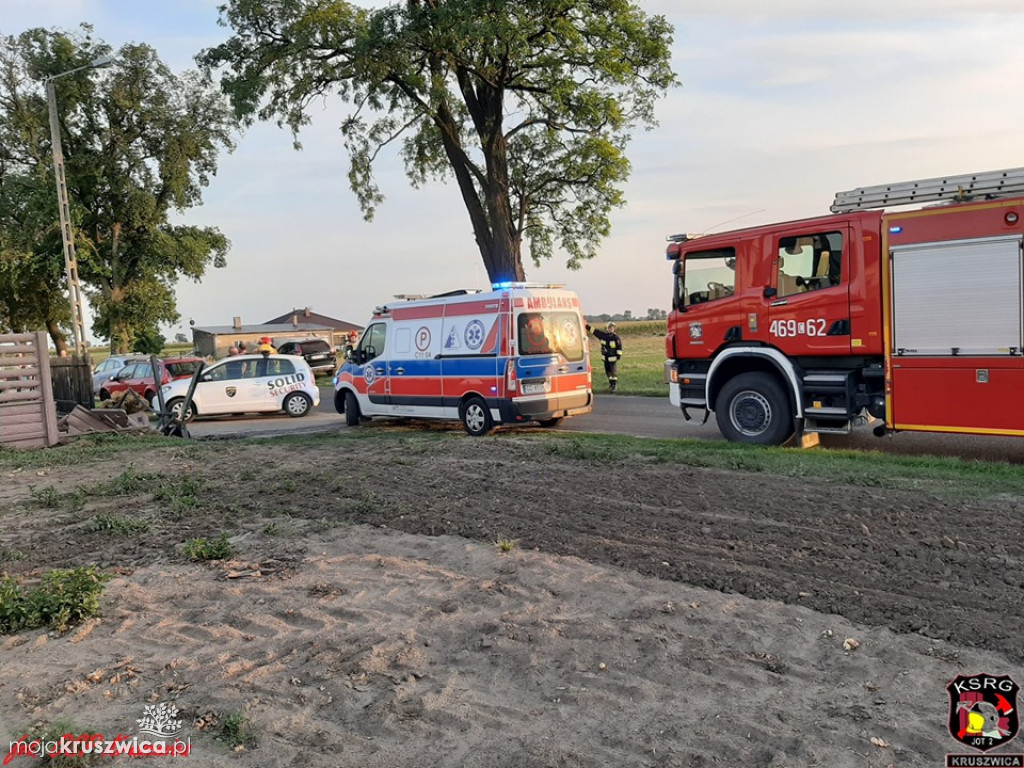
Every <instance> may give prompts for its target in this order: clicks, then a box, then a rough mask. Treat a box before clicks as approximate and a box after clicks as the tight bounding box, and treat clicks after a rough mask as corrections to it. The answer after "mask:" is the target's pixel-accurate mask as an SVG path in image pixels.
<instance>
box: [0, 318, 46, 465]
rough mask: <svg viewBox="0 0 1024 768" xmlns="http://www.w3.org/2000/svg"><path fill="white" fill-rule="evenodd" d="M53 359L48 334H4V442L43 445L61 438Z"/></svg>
mask: <svg viewBox="0 0 1024 768" xmlns="http://www.w3.org/2000/svg"><path fill="white" fill-rule="evenodd" d="M49 362H50V353H49V350H48V349H47V345H46V334H45V333H42V332H39V333H12V334H6V335H0V444H2V445H8V446H12V447H16V448H39V447H43V446H50V445H56V443H57V441H58V440H59V439H60V433H59V432H58V430H57V410H56V407H55V404H54V400H53V386H52V384H51V382H50V365H49Z"/></svg>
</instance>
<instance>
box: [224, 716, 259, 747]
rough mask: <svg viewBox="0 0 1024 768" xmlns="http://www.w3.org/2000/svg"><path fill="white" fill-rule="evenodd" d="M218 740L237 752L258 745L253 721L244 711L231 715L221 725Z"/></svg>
mask: <svg viewBox="0 0 1024 768" xmlns="http://www.w3.org/2000/svg"><path fill="white" fill-rule="evenodd" d="M217 740H218V741H222V742H224V743H225V744H227V745H228V746H229V747H230V748H231V749H233V750H236V751H240V750H243V749H252V748H253V747H255V746H256V743H257V742H256V731H255V729H254V728H253V725H252V720H250V719H249V716H248V715H246V714H245V712H242V711H237V712H232V713H230V714H229V715H227V716H226V717H225V718H224V720H223V721H222V722H221V724H220V730H219V731H218V732H217Z"/></svg>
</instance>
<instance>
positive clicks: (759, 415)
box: [715, 373, 793, 445]
mask: <svg viewBox="0 0 1024 768" xmlns="http://www.w3.org/2000/svg"><path fill="white" fill-rule="evenodd" d="M715 419H716V420H717V421H718V429H719V430H721V432H722V434H723V435H724V436H725V438H726V439H727V440H731V441H732V442H734V443H750V444H752V445H782V444H783V443H784V442H786V440H787V439H788V438H789V436H790V435H791V434H793V408H792V406H791V405H790V402H789V397H788V396H787V395H786V392H785V390H783V388H782V385H781V384H780V383H779V380H778V379H777V378H775V377H774V376H771V375H769V374H766V373H744V374H741V375H739V376H737V377H735V378H733V379H730V380H729V381H728V382H726V384H725V386H724V387H722V391H721V392H719V393H718V399H717V400H716V401H715Z"/></svg>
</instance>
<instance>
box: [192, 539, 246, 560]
mask: <svg viewBox="0 0 1024 768" xmlns="http://www.w3.org/2000/svg"><path fill="white" fill-rule="evenodd" d="M184 551H185V556H186V557H188V559H189V560H224V559H226V558H228V557H231V555H233V554H234V553H235V548H234V546H233V545H232V544H231V542H230V541H228V535H227V534H226V533H222V534H221V535H220V536H219V537H217V538H216V539H213V540H212V541H211V540H210V539H204V538H202V537H199V538H195V539H189V540H188V541H186V542H185V546H184Z"/></svg>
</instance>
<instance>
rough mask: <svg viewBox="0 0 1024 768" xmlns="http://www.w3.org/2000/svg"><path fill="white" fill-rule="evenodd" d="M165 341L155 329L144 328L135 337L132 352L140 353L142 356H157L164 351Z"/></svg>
mask: <svg viewBox="0 0 1024 768" xmlns="http://www.w3.org/2000/svg"><path fill="white" fill-rule="evenodd" d="M166 343H167V339H165V338H164V337H163V335H161V333H160V331H159V330H158V329H157V328H145V329H143V330H141V331H139V333H138V334H137V335H136V337H135V343H134V344H132V352H141V353H142V354H144V355H159V354H160V353H161V352H163V351H164V345H165V344H166Z"/></svg>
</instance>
